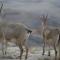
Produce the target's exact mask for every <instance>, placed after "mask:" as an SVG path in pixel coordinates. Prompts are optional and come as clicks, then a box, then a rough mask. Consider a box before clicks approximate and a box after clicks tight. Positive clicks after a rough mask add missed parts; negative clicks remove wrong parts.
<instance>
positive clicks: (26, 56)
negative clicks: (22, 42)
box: [25, 46, 28, 60]
mask: <svg viewBox="0 0 60 60" xmlns="http://www.w3.org/2000/svg"><path fill="white" fill-rule="evenodd" d="M25 48H26V55H25V60H27V58H28V47H27V46H25Z"/></svg>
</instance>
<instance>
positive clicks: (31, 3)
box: [3, 0, 60, 24]
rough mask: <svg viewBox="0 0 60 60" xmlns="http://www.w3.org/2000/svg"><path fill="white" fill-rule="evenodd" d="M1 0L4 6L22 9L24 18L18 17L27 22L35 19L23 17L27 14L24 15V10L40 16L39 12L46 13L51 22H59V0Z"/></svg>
mask: <svg viewBox="0 0 60 60" xmlns="http://www.w3.org/2000/svg"><path fill="white" fill-rule="evenodd" d="M3 1H5V6H4V7H5V8H9V9H14V10H17V11H22V14H23V15H24V16H23V17H24V18H20V19H21V20H23V21H24V20H26V21H28V20H29V22H31V20H32V22H33V23H36V21H33V18H32V19H27V18H25V17H27V16H28V15H29V14H28V15H26V13H24V12H29V13H31V14H33V15H34V16H35V15H36V16H40V15H41V14H48V16H49V19H51V21H52V22H53V23H59V24H60V0H3ZM23 11H24V12H23ZM31 14H30V15H31ZM30 15H29V16H30ZM20 16H21V15H20ZM15 17H16V16H15ZM10 18H11V17H10ZM13 18H14V17H13ZM16 18H18V17H16ZM16 18H15V19H16ZM36 20H38V19H36ZM26 21H24V22H26Z"/></svg>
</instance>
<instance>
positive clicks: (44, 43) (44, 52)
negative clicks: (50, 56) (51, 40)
mask: <svg viewBox="0 0 60 60" xmlns="http://www.w3.org/2000/svg"><path fill="white" fill-rule="evenodd" d="M44 53H45V42H43V53H42V55H44Z"/></svg>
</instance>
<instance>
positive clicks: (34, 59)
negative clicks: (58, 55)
mask: <svg viewBox="0 0 60 60" xmlns="http://www.w3.org/2000/svg"><path fill="white" fill-rule="evenodd" d="M19 53H20V52H19V48H18V47H8V48H7V54H6V55H5V56H3V54H2V51H1V50H0V60H19V58H18V59H16V58H17V57H18V56H19ZM47 54H48V52H47V50H46V52H45V55H44V56H42V48H41V47H37V48H36V47H34V48H31V50H30V51H29V54H28V59H27V60H55V58H54V50H51V56H50V57H49V56H47ZM24 55H25V52H24V54H23V57H22V60H24Z"/></svg>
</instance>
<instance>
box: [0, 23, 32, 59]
mask: <svg viewBox="0 0 60 60" xmlns="http://www.w3.org/2000/svg"><path fill="white" fill-rule="evenodd" d="M1 31H2V33H3V34H2V33H1V34H2V37H3V38H4V40H6V48H7V43H8V42H11V41H12V39H14V43H15V44H16V45H18V46H19V48H20V60H21V57H22V54H23V46H25V48H26V56H25V60H26V59H27V55H28V46H27V39H28V38H29V36H30V34H31V32H32V31H31V30H30V29H28V28H27V27H26V26H25V25H23V24H7V25H6V26H5V27H4V25H3V26H2V29H1Z"/></svg>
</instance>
